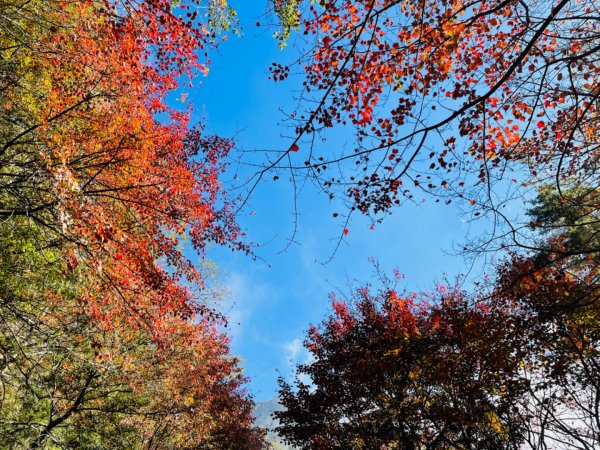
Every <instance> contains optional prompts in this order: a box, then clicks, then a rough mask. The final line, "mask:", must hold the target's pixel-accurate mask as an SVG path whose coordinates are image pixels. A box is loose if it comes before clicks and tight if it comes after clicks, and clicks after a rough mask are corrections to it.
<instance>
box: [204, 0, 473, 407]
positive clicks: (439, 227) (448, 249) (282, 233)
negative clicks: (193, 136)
mask: <svg viewBox="0 0 600 450" xmlns="http://www.w3.org/2000/svg"><path fill="white" fill-rule="evenodd" d="M231 5H232V6H233V7H234V8H235V9H237V11H238V14H239V17H240V23H241V26H242V36H241V37H240V38H236V37H231V38H230V39H229V42H226V43H225V44H223V45H222V46H221V47H220V49H219V51H218V52H215V53H213V54H212V55H211V60H212V62H211V67H210V74H209V76H208V77H207V78H204V79H203V80H202V82H203V85H202V87H201V88H200V89H199V90H198V92H197V96H198V97H197V98H193V101H194V104H195V105H196V107H197V108H198V110H197V114H198V116H204V118H205V119H206V122H207V126H208V130H209V131H211V132H216V133H218V134H220V135H223V136H233V137H235V139H236V141H237V146H238V147H239V148H241V149H243V150H247V151H249V150H253V149H272V150H278V149H280V150H284V149H287V148H289V146H290V143H291V141H292V139H291V136H290V132H289V130H287V129H286V127H285V126H283V125H282V124H281V122H282V119H283V118H284V116H283V114H282V112H281V111H280V109H281V108H284V109H286V110H288V111H289V110H290V109H291V108H290V105H293V102H294V95H295V94H297V90H298V86H299V85H300V79H299V78H293V77H292V78H291V79H290V80H288V81H286V82H284V83H274V82H273V81H270V80H269V79H268V68H269V66H270V64H271V63H272V62H274V61H278V62H282V61H285V60H288V61H289V60H292V59H293V58H294V57H296V56H297V54H296V51H295V49H294V47H293V45H290V46H289V47H288V48H287V49H285V50H284V51H281V50H280V49H279V48H278V45H277V42H276V40H275V39H273V37H272V33H273V31H274V29H273V28H268V27H261V28H257V27H256V26H255V25H254V24H255V23H256V22H257V21H260V22H264V21H265V19H264V18H262V17H260V16H261V15H263V14H264V11H265V8H266V3H263V2H261V1H258V2H249V1H247V0H231ZM201 105H202V107H201V108H199V107H200V106H201ZM286 135H287V137H286ZM338 138H340V137H339V136H338ZM341 138H342V139H343V136H341ZM301 153H302V148H301V150H300V151H299V152H298V157H299V158H301V157H302V155H301ZM252 155H254V156H251V157H250V159H248V158H246V161H254V162H256V163H260V162H263V161H264V160H263V159H262V158H263V156H262V154H260V153H256V154H252ZM294 156H296V155H294ZM252 170H253V169H252V168H249V167H241V168H239V171H240V173H241V176H242V177H243V175H244V174H248V173H251V171H252ZM228 177H229V179H225V180H224V181H225V182H226V184H229V182H232V181H233V180H232V179H231V174H228ZM285 178H286V177H284V176H282V179H281V180H279V181H277V182H274V181H272V176H269V177H266V180H265V182H261V183H260V185H259V186H258V189H257V190H256V191H255V192H254V193H253V195H252V197H251V198H250V200H249V203H248V205H247V207H246V208H245V209H244V210H243V211H242V212H241V213H240V215H239V218H238V219H239V222H240V224H241V225H242V227H243V228H244V229H245V231H246V233H247V240H248V241H250V242H253V243H255V244H256V245H257V247H256V248H255V252H256V256H257V257H258V258H257V259H256V260H254V259H252V258H250V257H247V256H245V255H243V254H241V253H232V252H231V251H228V250H224V249H212V250H211V251H210V252H209V254H208V255H207V256H208V258H209V259H211V260H213V261H214V262H215V263H216V264H217V265H218V266H219V267H220V269H221V270H222V276H221V280H220V282H221V284H223V285H224V286H225V287H226V288H227V289H228V290H229V291H230V296H229V300H228V302H227V304H226V305H225V306H224V310H225V312H227V313H228V314H229V316H230V322H231V326H230V334H231V336H232V349H233V351H234V352H235V353H236V354H238V355H239V356H240V357H241V358H242V360H243V367H244V370H245V372H246V375H248V376H249V377H250V391H251V392H252V394H253V395H254V396H255V398H256V399H257V400H258V401H263V400H267V399H270V398H273V397H275V396H276V388H277V384H276V379H277V375H278V371H279V373H281V374H282V375H283V376H285V377H290V374H291V368H292V363H293V362H302V361H304V360H305V359H306V357H307V355H306V353H305V352H304V351H303V349H302V348H301V345H300V344H301V341H302V339H303V336H304V334H305V332H306V330H307V328H308V327H309V324H311V323H313V324H316V323H318V322H319V321H320V320H322V319H323V318H324V317H325V315H326V313H327V311H328V309H329V300H328V294H329V293H330V292H340V291H342V292H343V291H347V290H348V285H349V284H353V285H355V286H358V285H361V284H364V283H366V282H369V281H373V276H372V275H373V265H372V263H370V262H369V258H376V259H377V260H378V261H379V263H380V265H381V267H382V268H383V270H384V271H386V272H387V273H389V274H391V272H392V270H393V269H394V268H398V269H399V270H400V272H401V273H403V274H404V275H405V281H404V286H401V287H404V288H406V289H409V290H429V289H430V288H431V287H432V286H433V284H434V282H435V281H436V280H441V279H442V277H443V276H444V274H447V275H448V276H449V277H454V276H456V275H458V274H459V273H461V272H463V271H465V270H466V266H465V264H464V262H463V259H462V257H461V256H452V255H451V254H449V253H453V246H454V245H458V244H460V242H461V241H462V240H463V239H464V237H465V235H466V233H467V231H468V223H467V222H465V221H464V220H463V217H462V216H461V215H460V213H459V211H458V210H457V209H455V208H454V207H453V206H446V205H441V204H435V203H433V202H432V201H431V202H427V203H425V204H422V205H405V206H403V207H401V208H399V209H397V210H396V211H394V213H393V215H391V216H389V217H388V218H387V219H386V220H385V221H384V222H383V223H382V224H381V225H378V226H376V227H375V229H374V230H371V229H370V227H369V225H370V224H369V223H368V221H367V220H365V219H364V218H360V217H355V218H353V220H352V222H351V224H350V226H349V227H348V228H349V233H348V235H347V236H345V237H344V238H343V240H342V243H341V245H340V247H339V249H338V251H337V252H335V254H334V257H333V259H332V260H331V261H330V262H329V263H328V264H323V263H322V262H321V261H325V260H327V259H329V257H330V256H331V255H332V253H333V252H334V249H335V247H336V243H337V240H338V238H339V237H340V235H341V232H342V230H343V227H344V226H343V224H342V223H340V219H339V218H337V219H335V218H334V217H333V212H334V211H336V205H335V204H334V203H331V202H330V201H329V200H328V199H327V198H326V197H325V196H324V195H318V193H317V192H316V190H315V189H314V188H313V187H312V186H310V185H308V186H306V188H305V189H304V190H303V191H302V193H301V195H300V197H299V203H298V211H299V212H300V214H299V216H298V217H297V219H298V220H297V223H298V233H297V235H296V237H295V243H294V244H293V245H291V246H289V248H287V250H285V251H284V252H281V251H282V249H284V248H285V247H286V243H287V241H288V239H289V238H290V237H291V236H292V230H293V228H294V214H293V208H292V204H293V202H292V201H293V191H292V190H291V188H290V183H289V182H288V181H287V180H286V179H285ZM236 194H238V193H236Z"/></svg>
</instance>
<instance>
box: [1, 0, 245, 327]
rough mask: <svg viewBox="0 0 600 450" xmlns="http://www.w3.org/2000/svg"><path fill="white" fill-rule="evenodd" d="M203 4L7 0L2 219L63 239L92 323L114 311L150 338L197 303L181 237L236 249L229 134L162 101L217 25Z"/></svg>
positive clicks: (200, 66) (194, 67)
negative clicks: (227, 179)
mask: <svg viewBox="0 0 600 450" xmlns="http://www.w3.org/2000/svg"><path fill="white" fill-rule="evenodd" d="M214 3H215V4H214V5H213V9H214V8H216V7H218V6H219V5H225V3H223V2H214ZM224 7H225V6H223V8H224ZM200 8H201V6H200V3H199V2H196V1H190V2H177V3H173V4H171V2H168V1H147V2H129V1H123V2H103V1H86V2H60V1H51V2H36V1H34V2H22V1H17V0H15V1H12V2H8V3H6V4H3V9H4V10H5V12H6V14H5V15H4V16H3V23H2V31H3V34H2V41H3V50H2V52H3V58H2V64H3V73H4V74H5V83H4V90H3V97H2V98H3V105H2V147H1V150H0V158H1V162H2V168H3V169H2V186H1V187H0V188H1V197H0V199H1V205H0V215H1V217H2V218H3V219H6V220H11V219H12V218H14V217H17V216H25V217H28V218H29V220H31V221H33V222H35V223H36V224H38V225H41V226H43V227H44V228H45V229H46V230H47V231H48V232H49V233H51V235H53V239H58V240H62V241H63V242H64V244H63V245H64V250H63V253H64V255H65V258H67V260H68V262H69V267H71V269H74V268H75V267H76V266H77V265H83V266H86V267H88V272H87V273H88V279H87V282H88V283H89V288H90V289H89V293H87V294H85V295H83V296H82V298H81V302H82V305H84V307H85V308H86V309H87V310H88V311H89V312H90V313H91V314H92V316H93V317H95V318H96V320H100V321H105V322H106V323H110V322H111V321H112V320H113V319H114V318H115V317H117V316H119V315H124V316H127V317H129V318H130V319H131V321H132V323H138V324H143V325H144V326H147V327H152V328H153V329H154V330H155V333H156V334H157V336H158V335H160V334H161V333H163V332H164V330H162V331H161V318H162V317H165V316H168V315H171V314H176V315H187V316H190V315H192V314H194V313H195V312H198V311H197V305H195V304H194V302H193V293H192V292H191V291H190V289H189V288H187V287H184V285H183V283H181V280H186V281H187V282H188V283H189V286H199V287H201V286H202V279H201V277H200V275H199V274H198V272H197V271H196V269H195V268H194V266H193V265H192V264H191V263H190V262H189V260H188V259H187V258H186V257H185V256H184V254H183V252H182V251H181V249H180V242H181V237H186V238H189V240H190V241H191V244H192V245H193V247H194V248H195V249H196V250H197V251H199V252H201V251H202V249H203V248H204V247H205V246H206V245H207V244H208V243H209V242H211V241H213V242H217V243H219V244H230V245H231V246H232V247H234V248H242V247H243V245H242V244H241V243H240V241H239V238H240V233H239V229H238V228H237V226H236V224H235V222H234V221H233V217H232V214H231V211H230V207H229V201H228V200H227V199H226V198H225V196H224V195H223V192H222V189H221V185H220V183H219V181H218V175H219V173H220V172H221V171H222V170H223V165H222V163H221V162H220V161H221V158H222V157H223V156H224V155H225V154H226V153H227V151H228V150H229V148H230V146H231V142H230V141H229V140H227V139H223V138H219V137H216V136H207V135H205V134H204V133H203V132H202V127H201V126H195V127H191V126H190V125H189V116H190V110H188V111H183V112H180V111H177V110H175V109H174V108H172V107H170V106H168V105H167V104H166V98H167V96H168V94H169V93H170V92H173V91H175V90H176V89H178V87H180V88H181V89H184V86H183V84H186V85H187V84H189V83H191V81H192V80H193V78H194V77H195V76H196V74H197V73H198V71H200V73H202V72H205V71H206V70H207V69H206V64H207V62H206V61H205V62H202V61H200V60H199V55H198V52H200V51H202V50H203V49H205V48H206V47H207V46H210V45H213V44H214V41H215V34H214V33H215V31H213V30H211V29H209V28H208V26H207V25H206V24H204V23H203V22H202V21H203V20H204V19H205V17H204V14H199V11H202V10H201V9H200ZM220 9H222V8H220ZM182 76H183V77H187V79H188V80H189V81H185V78H181V77H182ZM182 83H183V84H182ZM180 85H181V86H180ZM159 116H160V117H161V120H160V121H159V120H158V117H159ZM100 292H101V293H102V296H100V297H98V296H96V295H94V293H100ZM165 323H167V322H165Z"/></svg>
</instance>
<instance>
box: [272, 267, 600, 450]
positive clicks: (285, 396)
mask: <svg viewBox="0 0 600 450" xmlns="http://www.w3.org/2000/svg"><path fill="white" fill-rule="evenodd" d="M598 292H599V290H598V269H597V266H593V267H589V268H588V269H584V268H580V269H579V270H575V269H574V268H573V267H572V266H571V267H569V265H567V264H563V265H562V267H560V268H559V267H558V266H557V265H556V264H553V265H552V266H551V267H536V259H535V258H526V257H522V256H517V255H515V256H514V257H513V258H512V259H510V260H508V261H507V262H506V263H505V264H504V265H502V266H501V267H500V268H499V272H498V280H497V283H496V284H495V286H494V287H493V289H492V291H491V292H489V293H487V294H481V293H480V294H478V295H477V296H475V297H474V298H473V297H472V296H468V295H466V293H465V292H463V291H460V290H458V289H449V288H446V287H443V286H440V287H438V289H437V291H435V292H434V293H429V294H398V293H396V291H394V290H391V289H389V288H386V289H385V290H383V291H380V292H377V293H372V292H371V291H370V289H369V288H363V289H359V290H358V291H357V292H356V294H355V297H354V298H353V299H351V300H350V301H344V300H341V299H334V302H333V313H332V315H331V316H330V317H329V318H327V319H326V320H325V321H324V322H323V323H322V324H321V325H319V326H317V327H311V328H310V330H309V333H308V337H307V340H306V342H305V346H306V348H307V349H308V350H309V351H310V352H311V354H312V359H311V360H310V361H309V362H308V363H305V364H301V365H299V366H298V368H297V377H296V380H295V383H294V384H293V385H291V384H289V383H288V382H286V381H285V380H283V379H280V385H281V388H280V396H281V402H282V404H283V405H284V406H285V408H286V410H284V411H281V412H277V413H275V416H276V417H277V418H278V419H279V421H280V425H279V427H278V432H279V433H281V434H282V436H284V438H286V439H287V440H288V442H289V443H291V444H293V445H296V446H298V447H299V448H305V449H325V448H356V449H371V448H372V449H382V448H400V449H425V448H427V449H468V448H507V449H517V448H532V449H533V448H540V446H542V447H545V446H548V447H549V448H550V447H551V448H581V449H590V450H591V449H593V448H595V447H596V446H597V445H598V443H599V442H600V433H599V431H600V429H599V428H598V420H599V417H600V416H599V415H598V408H597V407H596V406H595V405H597V399H598V395H599V393H600V390H599V389H600V383H599V381H600V379H599V378H598V370H597V369H598V364H599V363H600V359H599V358H598V356H599V354H600V334H598V330H600V327H599V326H598V325H599V322H598V298H599V297H598Z"/></svg>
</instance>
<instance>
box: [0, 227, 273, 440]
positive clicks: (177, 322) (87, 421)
mask: <svg viewBox="0 0 600 450" xmlns="http://www.w3.org/2000/svg"><path fill="white" fill-rule="evenodd" d="M41 235H42V231H41V229H40V227H35V226H31V225H30V224H28V222H27V221H26V220H24V219H23V218H19V219H17V220H14V221H12V223H10V226H7V224H6V223H4V224H0V241H1V242H2V243H3V245H2V250H1V251H0V300H1V302H0V313H1V314H0V315H1V317H2V320H1V322H0V369H1V370H0V386H1V392H2V397H1V398H2V400H1V402H0V412H1V414H0V446H2V447H7V448H15V449H19V448H24V449H25V448H29V449H33V448H47V447H48V444H52V445H54V446H59V447H60V448H81V449H97V448H125V447H126V448H153V449H168V448H198V446H203V447H202V448H219V449H234V448H235V449H259V448H262V446H264V441H263V433H262V432H261V431H260V430H258V429H254V428H253V426H252V420H253V419H252V408H253V403H252V401H251V400H250V398H249V397H248V395H247V394H246V393H245V391H244V389H243V385H244V383H245V379H244V378H243V377H242V375H241V370H240V369H239V367H238V361H237V360H236V359H235V358H233V357H232V356H231V354H230V353H229V349H228V346H227V339H226V337H225V336H224V335H222V334H220V333H218V332H217V331H216V330H215V323H214V322H212V321H209V320H207V319H206V318H204V319H200V321H193V322H190V321H185V320H182V319H180V318H177V317H171V318H167V319H166V320H168V321H169V322H172V323H170V328H171V329H172V330H173V333H172V334H171V335H170V336H169V339H168V341H166V340H164V339H163V340H162V341H161V344H162V345H163V346H167V347H166V348H164V349H163V351H161V352H157V349H156V341H155V340H153V338H152V333H151V331H150V330H145V329H140V328H138V327H132V326H129V325H128V323H127V321H126V320H123V319H121V320H120V321H116V322H115V323H113V324H112V326H111V327H106V326H102V325H101V324H98V323H97V322H95V321H93V320H92V319H91V318H90V316H89V315H88V314H87V313H86V309H85V307H82V305H81V303H80V302H79V299H80V297H81V292H82V291H84V290H85V289H86V286H85V285H84V284H83V283H82V279H81V278H80V274H81V272H82V271H81V270H79V271H78V270H75V271H71V270H69V268H68V267H67V263H66V262H65V261H63V260H62V259H61V258H60V254H59V253H58V254H57V251H56V250H55V249H49V248H39V247H36V246H37V245H40V243H44V240H43V239H42V238H41ZM57 292H58V293H60V295H57V294H55V293H57Z"/></svg>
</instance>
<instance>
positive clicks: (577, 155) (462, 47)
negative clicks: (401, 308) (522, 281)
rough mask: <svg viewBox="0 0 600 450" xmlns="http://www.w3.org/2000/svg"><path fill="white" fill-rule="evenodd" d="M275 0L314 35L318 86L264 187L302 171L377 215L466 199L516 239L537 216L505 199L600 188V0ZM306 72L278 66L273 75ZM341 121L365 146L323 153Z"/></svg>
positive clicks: (354, 207)
mask: <svg viewBox="0 0 600 450" xmlns="http://www.w3.org/2000/svg"><path fill="white" fill-rule="evenodd" d="M272 5H273V9H274V12H275V14H276V15H277V16H278V18H279V20H280V23H281V27H282V28H281V31H280V32H279V34H278V36H279V37H280V38H281V39H291V37H290V36H292V35H293V33H294V32H297V33H298V35H299V38H298V41H300V40H301V39H303V40H302V41H301V42H304V43H305V44H304V45H303V47H302V56H300V59H299V61H298V62H297V66H298V67H301V68H302V69H303V71H304V72H305V81H304V83H303V88H304V89H303V93H302V96H301V99H300V100H301V101H300V107H299V109H298V110H296V111H293V112H292V113H291V114H290V118H291V120H293V121H294V123H295V126H294V133H293V142H292V144H291V146H290V147H289V149H288V151H287V152H284V153H283V154H280V155H278V156H277V157H276V158H275V159H274V160H272V161H270V162H269V164H267V166H266V167H265V169H264V170H263V171H261V172H259V173H258V174H256V180H255V181H256V182H257V181H258V179H261V178H262V177H264V175H265V174H266V173H267V172H268V171H269V170H272V169H275V170H289V171H290V172H291V173H292V175H293V176H296V177H301V176H306V177H308V178H310V179H312V180H314V181H315V182H316V183H317V184H318V185H319V187H320V188H322V190H323V191H325V193H327V194H329V195H330V196H331V197H333V196H338V197H339V198H341V199H343V200H345V201H346V203H347V207H348V210H349V211H350V212H352V211H360V212H361V213H364V214H368V215H369V216H371V218H372V220H374V221H375V220H380V219H382V217H383V215H384V214H385V213H387V212H390V211H392V210H393V208H394V207H395V206H396V205H399V204H401V203H402V202H403V201H405V200H406V199H415V200H416V199H418V197H419V196H420V195H425V197H427V196H430V195H431V196H433V197H434V198H436V201H439V200H440V199H445V200H446V201H447V202H450V201H452V200H453V199H461V200H462V202H463V204H464V205H465V206H466V207H467V208H469V204H470V205H472V206H473V207H474V208H476V209H477V211H476V212H475V215H480V214H483V215H489V216H490V217H491V218H492V219H493V220H494V221H495V222H496V223H499V224H504V225H507V227H502V228H498V229H499V230H504V231H506V235H504V236H502V237H503V238H506V239H504V241H505V242H504V244H514V242H513V239H515V238H518V237H519V236H518V230H519V229H521V227H522V226H524V225H525V224H522V223H519V222H518V220H516V218H514V217H511V216H510V215H509V214H507V213H506V211H505V210H504V207H505V205H506V203H507V201H508V200H510V199H511V198H515V197H516V198H518V197H520V196H522V195H524V191H526V190H527V187H528V186H531V185H532V184H533V185H536V184H539V183H542V184H551V185H552V186H553V190H554V192H555V195H558V196H559V197H561V198H562V199H563V200H564V201H566V202H569V203H573V202H576V201H577V200H578V198H577V197H570V196H569V195H568V191H569V190H570V191H571V192H577V188H578V187H582V186H597V185H598V184H600V183H599V180H598V175H597V171H596V166H597V158H598V133H597V130H598V121H597V120H598V118H597V116H598V114H597V110H598V94H599V91H598V89H597V83H596V82H595V81H594V80H596V79H597V78H598V75H599V72H598V70H599V69H598V64H597V60H598V51H599V49H600V46H599V38H600V35H599V34H598V30H597V27H596V26H595V22H596V21H597V19H598V11H597V5H596V2H595V1H593V0H586V1H578V2H573V1H569V0H556V1H552V2H544V1H537V0H532V1H518V0H492V1H487V0H485V1H482V0H477V1H474V2H469V3H464V2H462V1H458V0H457V1H454V0H448V1H437V0H423V1H412V0H350V1H345V0H344V1H341V0H339V1H338V0H319V1H316V2H308V1H303V0H272ZM300 37H301V39H300ZM300 45H302V44H300ZM292 69H293V67H288V66H283V65H281V64H278V63H275V64H274V65H273V67H272V77H273V78H274V79H275V80H281V79H284V78H286V77H287V76H288V75H289V74H290V73H291V70H292ZM333 127H338V128H341V129H344V130H348V133H353V135H354V137H355V140H354V142H353V144H352V145H351V146H348V147H346V146H345V145H343V143H340V144H339V145H338V143H337V142H336V141H335V140H333V143H330V144H329V145H328V146H327V147H328V148H330V149H331V150H328V151H325V150H323V149H321V148H320V147H319V146H318V142H319V139H315V138H317V137H322V138H326V137H327V134H326V131H327V129H329V128H333ZM348 135H350V134H348ZM298 149H299V150H300V151H299V152H298V153H297V154H296V153H295V152H296V151H297V150H298ZM342 149H347V150H342ZM517 186H520V189H518V190H517V191H516V192H515V189H517ZM594 207H595V208H596V209H597V207H598V204H597V203H596V204H595V206H594ZM488 242H489V241H488ZM524 244H525V245H527V244H530V243H524Z"/></svg>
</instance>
